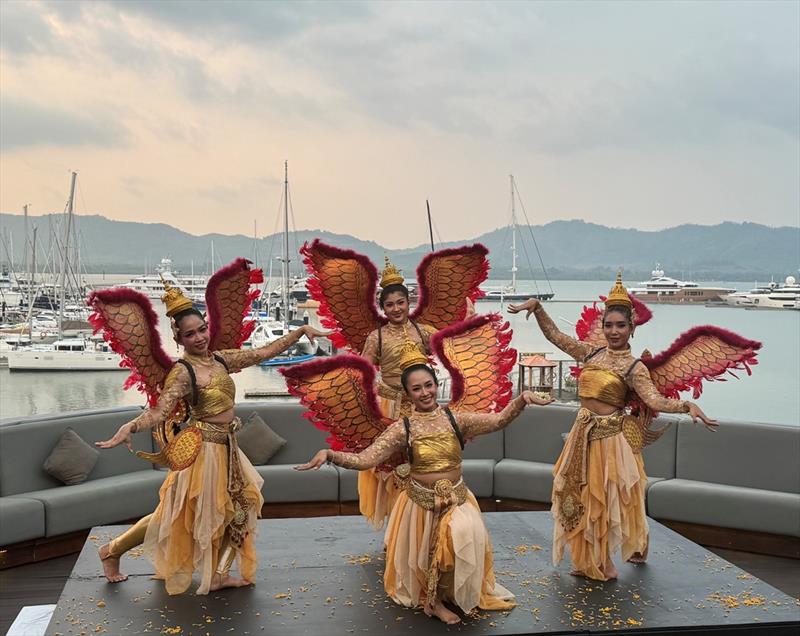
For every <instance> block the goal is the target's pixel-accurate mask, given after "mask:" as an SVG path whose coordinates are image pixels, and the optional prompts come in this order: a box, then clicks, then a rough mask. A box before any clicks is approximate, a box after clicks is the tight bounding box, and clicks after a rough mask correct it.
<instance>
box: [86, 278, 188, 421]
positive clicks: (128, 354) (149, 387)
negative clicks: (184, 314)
mask: <svg viewBox="0 0 800 636" xmlns="http://www.w3.org/2000/svg"><path fill="white" fill-rule="evenodd" d="M88 305H89V306H90V307H91V308H92V310H93V311H92V314H91V316H90V317H89V321H90V322H91V324H92V326H93V327H94V332H95V333H97V332H98V331H101V330H102V332H103V338H104V339H105V340H106V341H107V342H108V343H109V345H110V346H111V348H112V349H113V350H114V351H115V352H116V353H118V354H119V355H120V356H121V357H122V362H121V364H120V366H122V367H126V368H128V369H130V370H131V373H130V375H129V376H128V378H127V380H126V381H125V388H126V389H128V388H130V387H131V386H136V387H137V389H138V390H139V391H141V392H143V393H145V394H147V400H148V404H149V405H150V406H155V404H156V402H157V401H158V395H159V393H160V391H161V386H162V384H163V382H164V378H166V376H167V373H168V372H169V370H170V368H172V365H173V360H172V358H171V357H170V356H169V354H167V352H166V351H164V348H163V347H162V345H161V336H160V335H159V333H158V327H157V325H158V317H157V316H156V314H155V312H154V311H153V307H152V305H151V304H150V301H149V300H148V298H147V297H146V296H145V295H144V294H141V293H139V292H137V291H134V290H132V289H125V288H116V289H104V290H101V291H95V292H92V293H91V295H90V296H89V300H88Z"/></svg>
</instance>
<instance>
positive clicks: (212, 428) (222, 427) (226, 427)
mask: <svg viewBox="0 0 800 636" xmlns="http://www.w3.org/2000/svg"><path fill="white" fill-rule="evenodd" d="M240 422H241V420H239V418H235V419H234V420H233V421H232V422H231V423H230V424H213V423H211V422H201V421H198V420H194V421H192V425H193V426H194V427H196V428H198V429H199V430H200V434H201V435H202V436H203V441H204V442H211V443H213V444H228V439H229V437H230V435H231V434H235V433H236V431H237V430H239V423H240Z"/></svg>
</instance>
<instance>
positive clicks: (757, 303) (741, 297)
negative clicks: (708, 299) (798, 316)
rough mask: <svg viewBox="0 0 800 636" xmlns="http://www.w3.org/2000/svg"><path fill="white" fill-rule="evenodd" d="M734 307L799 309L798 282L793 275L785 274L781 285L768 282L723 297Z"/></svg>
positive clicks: (799, 286) (799, 285) (799, 288)
mask: <svg viewBox="0 0 800 636" xmlns="http://www.w3.org/2000/svg"><path fill="white" fill-rule="evenodd" d="M725 302H727V303H728V304H729V305H733V306H734V307H752V308H755V309H800V284H798V283H797V280H796V279H795V277H794V276H787V277H786V279H785V280H784V282H783V284H782V285H779V284H778V283H774V282H772V283H770V284H769V285H767V286H766V287H756V288H755V289H751V290H750V291H747V292H736V293H733V294H730V295H729V296H727V297H726V298H725Z"/></svg>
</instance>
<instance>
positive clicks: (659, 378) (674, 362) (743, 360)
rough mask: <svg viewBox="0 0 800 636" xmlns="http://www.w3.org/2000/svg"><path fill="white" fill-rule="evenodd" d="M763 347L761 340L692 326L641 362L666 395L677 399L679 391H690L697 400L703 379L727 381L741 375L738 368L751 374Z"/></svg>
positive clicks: (706, 326) (721, 330) (722, 330)
mask: <svg viewBox="0 0 800 636" xmlns="http://www.w3.org/2000/svg"><path fill="white" fill-rule="evenodd" d="M760 348H761V343H760V342H757V341H755V340H748V339H747V338H743V337H742V336H739V335H737V334H735V333H733V332H731V331H727V330H726V329H722V328H720V327H714V326H712V325H705V326H701V327H694V328H693V329H690V330H689V331H687V332H686V333H684V334H683V335H681V336H680V337H679V338H678V339H677V340H675V342H673V343H672V345H671V346H670V347H669V348H668V349H667V350H666V351H664V352H663V353H661V354H659V355H657V356H655V357H649V356H648V357H642V362H644V363H645V365H647V367H648V368H649V369H650V377H651V378H652V380H653V383H654V384H655V385H656V388H657V389H658V390H659V392H661V393H662V394H663V395H665V396H666V397H669V398H677V397H678V394H679V393H680V392H682V391H688V390H691V391H692V397H693V399H697V398H698V397H700V394H701V393H702V392H703V381H704V380H705V381H707V382H713V381H719V382H724V381H725V380H726V379H727V378H725V377H723V376H724V375H726V374H730V375H732V376H733V377H738V376H737V375H736V374H735V373H734V371H735V370H741V371H745V372H746V373H747V375H751V374H752V371H751V369H750V367H751V366H753V365H756V364H758V359H757V355H758V353H757V351H758V350H759V349H760Z"/></svg>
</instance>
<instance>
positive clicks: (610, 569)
mask: <svg viewBox="0 0 800 636" xmlns="http://www.w3.org/2000/svg"><path fill="white" fill-rule="evenodd" d="M603 574H605V575H606V580H607V581H613V580H615V579H616V578H617V577H618V576H619V572H618V571H617V568H616V567H615V566H614V564H613V563H611V561H609V562H608V565H607V566H606V567H605V568H603Z"/></svg>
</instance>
